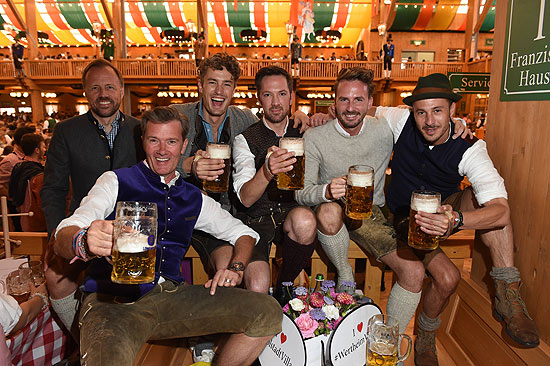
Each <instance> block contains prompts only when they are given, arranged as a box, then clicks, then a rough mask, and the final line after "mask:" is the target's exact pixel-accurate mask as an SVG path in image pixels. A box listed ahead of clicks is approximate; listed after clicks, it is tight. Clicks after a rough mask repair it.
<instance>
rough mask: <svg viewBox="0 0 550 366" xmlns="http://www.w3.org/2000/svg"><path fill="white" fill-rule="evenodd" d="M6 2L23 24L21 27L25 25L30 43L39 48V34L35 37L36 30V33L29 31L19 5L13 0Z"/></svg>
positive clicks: (24, 28)
mask: <svg viewBox="0 0 550 366" xmlns="http://www.w3.org/2000/svg"><path fill="white" fill-rule="evenodd" d="M6 2H7V3H8V6H9V8H10V10H11V11H12V12H13V14H14V15H15V18H16V19H17V21H18V22H19V24H21V27H23V30H24V31H25V35H26V37H27V42H29V44H30V45H32V46H33V47H35V48H36V49H37V50H38V42H37V38H38V36H36V37H35V35H36V31H35V32H34V33H32V32H30V31H29V29H28V27H27V24H26V23H25V20H24V19H23V17H22V16H21V14H19V11H18V10H17V7H16V6H15V3H14V2H13V0H6Z"/></svg>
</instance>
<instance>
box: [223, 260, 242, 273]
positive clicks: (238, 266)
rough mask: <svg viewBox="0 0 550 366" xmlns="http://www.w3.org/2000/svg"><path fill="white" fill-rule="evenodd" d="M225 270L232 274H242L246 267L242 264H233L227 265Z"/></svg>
mask: <svg viewBox="0 0 550 366" xmlns="http://www.w3.org/2000/svg"><path fill="white" fill-rule="evenodd" d="M227 269H228V270H230V271H233V272H244V270H245V269H246V266H245V265H244V263H243V262H233V263H231V264H230V265H229V267H227Z"/></svg>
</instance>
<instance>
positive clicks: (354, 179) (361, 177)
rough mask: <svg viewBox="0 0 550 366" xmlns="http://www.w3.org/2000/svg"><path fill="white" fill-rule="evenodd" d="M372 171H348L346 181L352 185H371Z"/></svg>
mask: <svg viewBox="0 0 550 366" xmlns="http://www.w3.org/2000/svg"><path fill="white" fill-rule="evenodd" d="M373 178H374V177H373V174H372V172H362V173H358V172H355V173H348V182H349V185H351V186H354V187H369V186H372V182H373Z"/></svg>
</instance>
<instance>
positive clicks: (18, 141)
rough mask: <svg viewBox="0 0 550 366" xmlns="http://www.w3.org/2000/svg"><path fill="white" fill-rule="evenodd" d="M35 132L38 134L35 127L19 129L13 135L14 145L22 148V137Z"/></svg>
mask: <svg viewBox="0 0 550 366" xmlns="http://www.w3.org/2000/svg"><path fill="white" fill-rule="evenodd" d="M35 132H36V128H35V127H30V126H23V127H19V128H17V129H16V130H15V133H14V134H13V143H14V144H15V145H19V146H21V137H23V135H26V134H28V133H35Z"/></svg>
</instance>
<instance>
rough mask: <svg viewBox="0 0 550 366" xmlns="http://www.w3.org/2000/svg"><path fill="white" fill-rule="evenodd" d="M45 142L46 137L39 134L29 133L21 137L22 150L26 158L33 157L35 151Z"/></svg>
mask: <svg viewBox="0 0 550 366" xmlns="http://www.w3.org/2000/svg"><path fill="white" fill-rule="evenodd" d="M43 141H44V137H42V136H41V135H39V134H37V133H27V134H24V135H23V137H21V148H22V149H23V153H25V156H31V155H32V153H33V152H34V149H36V148H39V147H40V143H41V142H43Z"/></svg>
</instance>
